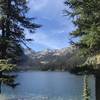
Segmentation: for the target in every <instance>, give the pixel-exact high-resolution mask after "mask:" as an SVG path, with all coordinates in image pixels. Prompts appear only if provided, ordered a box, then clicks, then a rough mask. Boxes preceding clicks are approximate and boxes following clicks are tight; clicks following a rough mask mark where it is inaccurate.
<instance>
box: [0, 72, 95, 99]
mask: <svg viewBox="0 0 100 100" xmlns="http://www.w3.org/2000/svg"><path fill="white" fill-rule="evenodd" d="M17 74H18V77H17V78H16V82H18V83H20V85H18V86H17V87H16V88H15V89H12V88H11V87H8V86H5V85H2V98H4V99H5V98H6V99H7V100H83V96H82V94H83V76H76V75H73V74H70V73H68V72H20V73H17ZM89 88H90V91H91V100H95V79H94V77H93V76H92V75H90V76H89ZM0 100H1V99H0ZM2 100H3V99H2Z"/></svg>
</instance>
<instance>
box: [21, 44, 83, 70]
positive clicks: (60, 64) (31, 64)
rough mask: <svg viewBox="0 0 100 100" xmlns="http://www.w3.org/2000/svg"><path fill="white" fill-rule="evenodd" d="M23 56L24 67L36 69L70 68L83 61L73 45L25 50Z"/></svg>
mask: <svg viewBox="0 0 100 100" xmlns="http://www.w3.org/2000/svg"><path fill="white" fill-rule="evenodd" d="M23 58H24V60H23V63H21V65H23V66H24V67H23V68H32V69H34V70H35V69H39V70H68V69H71V68H73V67H75V66H77V65H79V64H80V63H82V62H83V58H81V57H79V56H78V49H76V48H75V47H73V46H71V47H67V48H62V49H55V50H50V49H46V50H44V51H39V52H36V51H29V50H25V55H24V57H23Z"/></svg>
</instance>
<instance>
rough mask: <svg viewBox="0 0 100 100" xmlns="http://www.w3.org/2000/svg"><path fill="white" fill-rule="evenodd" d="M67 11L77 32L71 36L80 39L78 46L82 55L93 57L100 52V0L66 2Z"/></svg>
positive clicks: (67, 0)
mask: <svg viewBox="0 0 100 100" xmlns="http://www.w3.org/2000/svg"><path fill="white" fill-rule="evenodd" d="M65 5H67V6H69V8H68V9H66V10H65V11H66V12H67V14H68V16H71V17H72V18H73V23H74V25H75V26H76V30H75V31H73V32H71V33H70V34H71V35H72V36H73V37H75V38H77V37H78V38H79V39H80V40H79V41H78V42H74V41H72V43H74V44H75V45H77V46H78V47H79V48H80V49H81V52H82V54H84V55H85V56H86V55H88V56H92V55H95V53H97V52H99V51H100V0H66V2H65Z"/></svg>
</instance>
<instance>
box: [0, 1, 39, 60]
mask: <svg viewBox="0 0 100 100" xmlns="http://www.w3.org/2000/svg"><path fill="white" fill-rule="evenodd" d="M28 10H29V8H28V7H27V1H26V0H0V59H8V58H11V59H12V58H13V59H18V57H19V56H20V55H21V54H22V52H23V50H22V46H21V43H24V42H25V41H29V40H31V39H26V38H25V29H28V30H29V32H31V33H33V32H34V30H35V29H36V28H39V27H40V25H37V24H35V23H33V19H34V18H28V17H27V12H28ZM24 44H25V43H24Z"/></svg>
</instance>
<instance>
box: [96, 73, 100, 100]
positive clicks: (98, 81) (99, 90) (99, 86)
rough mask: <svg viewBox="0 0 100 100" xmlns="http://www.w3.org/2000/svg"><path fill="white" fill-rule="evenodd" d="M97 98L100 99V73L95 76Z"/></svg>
mask: <svg viewBox="0 0 100 100" xmlns="http://www.w3.org/2000/svg"><path fill="white" fill-rule="evenodd" d="M95 88H96V100H100V73H99V74H97V75H96V76H95Z"/></svg>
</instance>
